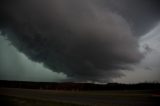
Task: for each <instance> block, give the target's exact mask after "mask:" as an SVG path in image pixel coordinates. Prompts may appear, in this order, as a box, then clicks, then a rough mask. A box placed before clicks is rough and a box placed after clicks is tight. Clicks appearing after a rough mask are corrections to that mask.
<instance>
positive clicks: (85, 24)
mask: <svg viewBox="0 0 160 106" xmlns="http://www.w3.org/2000/svg"><path fill="white" fill-rule="evenodd" d="M28 7H29V8H28ZM1 8H3V9H2V12H1V13H2V14H3V16H4V15H5V16H4V17H5V18H4V20H3V23H4V22H5V20H7V21H6V22H7V23H5V24H3V23H2V21H1V24H2V25H7V26H8V27H7V33H8V34H7V35H8V38H9V40H11V41H12V44H13V45H14V46H15V47H17V48H18V50H19V51H21V52H23V53H25V54H26V55H27V56H28V57H29V58H30V59H31V60H34V61H37V62H43V63H44V65H45V66H46V67H48V68H50V69H52V70H54V71H56V72H63V73H65V74H67V75H68V79H69V80H75V81H86V80H89V81H109V80H111V79H112V78H115V77H121V76H123V74H122V73H121V71H119V70H121V69H128V68H129V65H130V64H134V63H137V62H139V61H140V60H141V58H142V57H143V56H142V54H141V53H140V52H139V50H138V38H137V37H136V36H135V35H133V33H134V31H136V30H134V28H133V29H131V28H132V27H130V26H131V24H130V23H132V22H130V21H127V18H126V17H125V15H123V14H122V15H121V14H119V13H118V12H115V11H111V10H112V8H111V7H110V8H107V9H104V8H101V6H97V5H96V4H95V3H94V2H93V1H90V0H86V1H78V0H70V1H65V0H61V1H60V0H54V1H51V0H45V1H44V0H34V1H32V0H27V1H20V0H16V1H14V2H13V3H6V4H4V5H3V6H2V7H1ZM4 11H5V12H4ZM4 13H5V14H4ZM127 13H128V12H127ZM6 16H9V17H8V18H6ZM136 22H137V21H136ZM137 32H138V31H137Z"/></svg>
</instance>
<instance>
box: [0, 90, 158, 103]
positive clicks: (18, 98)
mask: <svg viewBox="0 0 160 106" xmlns="http://www.w3.org/2000/svg"><path fill="white" fill-rule="evenodd" d="M0 95H1V96H0V103H1V104H2V103H3V104H4V103H7V106H8V105H10V106H159V104H158V101H159V100H160V98H159V97H153V96H152V94H151V91H80V92H79V91H51V90H29V89H6V88H3V89H2V88H0ZM4 106H6V105H4Z"/></svg>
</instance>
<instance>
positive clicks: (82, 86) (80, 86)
mask: <svg viewBox="0 0 160 106" xmlns="http://www.w3.org/2000/svg"><path fill="white" fill-rule="evenodd" d="M0 87H7V88H25V89H46V90H75V91H79V90H90V91H91V90H160V83H139V84H120V83H108V84H93V83H72V82H64V83H57V82H26V81H2V80H1V81H0Z"/></svg>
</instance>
